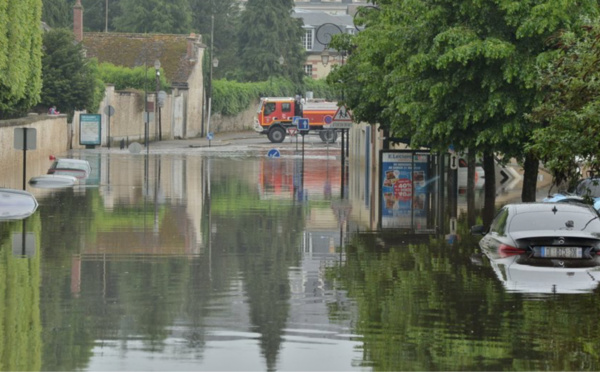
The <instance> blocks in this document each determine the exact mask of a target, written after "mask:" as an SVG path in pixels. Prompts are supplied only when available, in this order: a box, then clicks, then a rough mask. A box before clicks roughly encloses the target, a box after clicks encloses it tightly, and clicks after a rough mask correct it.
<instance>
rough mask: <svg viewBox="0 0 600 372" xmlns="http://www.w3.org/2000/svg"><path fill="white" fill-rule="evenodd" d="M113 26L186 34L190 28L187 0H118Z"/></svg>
mask: <svg viewBox="0 0 600 372" xmlns="http://www.w3.org/2000/svg"><path fill="white" fill-rule="evenodd" d="M119 5H120V6H121V14H120V15H119V16H118V17H117V18H116V19H115V20H114V26H115V28H116V29H117V30H119V31H122V32H150V33H164V34H187V33H189V32H190V30H191V15H190V5H189V0H147V1H143V2H140V1H138V0H120V2H119Z"/></svg>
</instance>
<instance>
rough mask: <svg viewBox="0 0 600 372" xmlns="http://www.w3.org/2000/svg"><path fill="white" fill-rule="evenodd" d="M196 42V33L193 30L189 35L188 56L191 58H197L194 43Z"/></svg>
mask: <svg viewBox="0 0 600 372" xmlns="http://www.w3.org/2000/svg"><path fill="white" fill-rule="evenodd" d="M195 42H196V34H194V33H193V32H192V33H191V34H190V36H188V37H187V57H188V59H189V60H194V59H196V50H195V49H194V43H195Z"/></svg>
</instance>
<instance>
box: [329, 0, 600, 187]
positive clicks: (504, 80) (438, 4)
mask: <svg viewBox="0 0 600 372" xmlns="http://www.w3.org/2000/svg"><path fill="white" fill-rule="evenodd" d="M378 5H379V9H380V10H378V11H371V12H369V13H370V14H369V15H368V17H365V18H366V21H367V27H366V29H365V30H364V31H363V32H361V33H359V34H358V35H357V36H356V37H355V38H354V40H352V41H351V43H352V44H351V45H350V46H349V50H350V51H351V55H350V58H349V59H348V63H347V64H346V65H345V66H343V67H342V68H340V69H339V70H338V71H337V72H335V73H334V75H332V77H331V78H330V81H332V80H333V81H336V80H342V81H343V82H344V85H345V91H346V97H347V101H348V105H349V106H350V107H351V108H352V109H353V112H354V114H355V116H357V118H358V119H360V120H365V121H369V122H372V121H373V118H376V120H377V121H378V122H379V123H381V124H382V125H383V127H384V128H385V129H387V130H389V131H390V132H391V133H392V134H393V135H395V136H398V137H409V138H411V142H412V144H413V146H415V147H418V146H429V147H432V148H435V149H439V150H441V151H445V150H446V149H447V148H448V146H449V145H451V144H452V145H454V147H455V148H456V149H457V150H464V149H470V150H472V151H473V150H474V151H488V152H491V151H494V152H497V153H498V152H499V153H503V154H505V155H507V156H508V157H510V156H515V157H518V158H524V157H525V155H527V154H528V153H527V147H526V144H527V143H529V142H530V140H531V134H532V130H533V128H534V126H535V123H533V122H531V121H529V120H527V119H526V114H527V113H529V112H531V110H532V108H533V107H534V106H535V104H536V103H537V102H538V101H539V99H540V95H539V90H538V89H537V86H536V80H537V66H538V64H539V63H540V62H543V61H545V60H548V59H549V58H550V57H551V56H552V49H551V48H550V47H549V46H548V45H547V43H546V41H547V39H548V38H549V37H551V36H552V35H554V34H555V33H556V32H558V31H559V30H562V29H570V28H572V27H573V26H574V25H576V24H577V22H578V19H579V17H580V15H581V14H590V13H594V12H596V11H597V4H596V2H595V1H593V0H590V1H582V2H577V3H574V2H568V1H562V0H545V1H514V0H469V1H462V2H460V3H456V2H455V1H452V0H440V1H435V2H430V1H423V0H403V1H399V0H385V1H379V2H378ZM528 159H529V160H530V161H531V162H535V161H536V159H535V158H531V157H529V158H528ZM527 169H532V168H527ZM533 170H534V171H535V172H537V166H536V167H534V168H533ZM534 176H535V175H534ZM526 178H527V175H526ZM533 179H534V180H535V177H534V178H533ZM533 186H534V187H535V185H533Z"/></svg>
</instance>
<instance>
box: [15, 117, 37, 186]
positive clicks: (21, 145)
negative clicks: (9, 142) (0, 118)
mask: <svg viewBox="0 0 600 372" xmlns="http://www.w3.org/2000/svg"><path fill="white" fill-rule="evenodd" d="M14 141H15V142H14V147H15V150H23V190H25V186H26V184H27V182H26V178H27V150H35V149H36V145H37V130H36V129H35V128H15V131H14Z"/></svg>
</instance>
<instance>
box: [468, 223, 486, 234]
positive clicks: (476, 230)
mask: <svg viewBox="0 0 600 372" xmlns="http://www.w3.org/2000/svg"><path fill="white" fill-rule="evenodd" d="M486 233H487V231H486V230H485V227H483V225H475V226H471V235H485V234H486Z"/></svg>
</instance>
